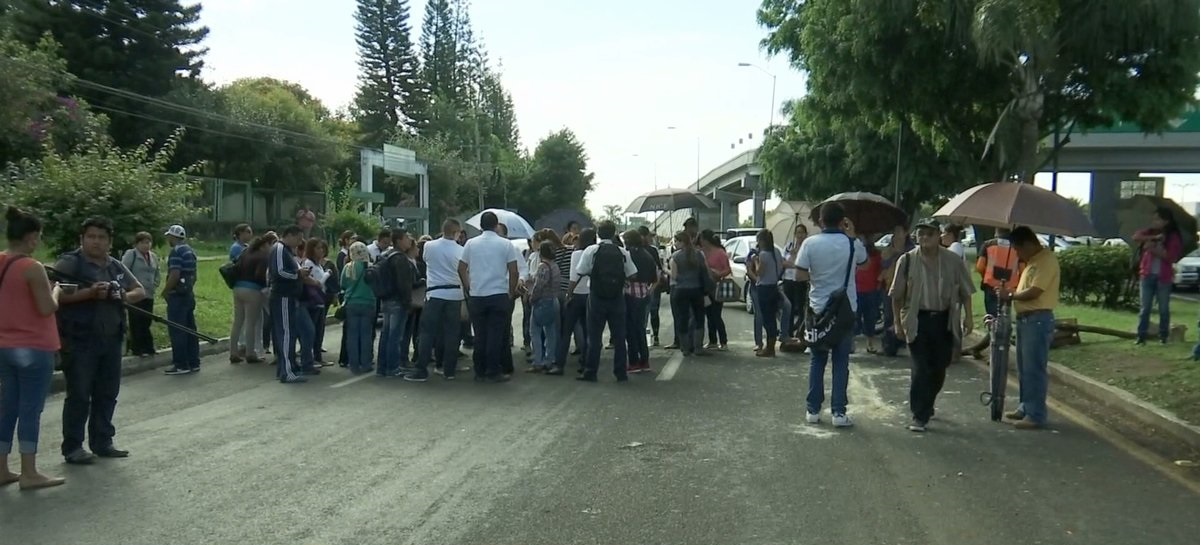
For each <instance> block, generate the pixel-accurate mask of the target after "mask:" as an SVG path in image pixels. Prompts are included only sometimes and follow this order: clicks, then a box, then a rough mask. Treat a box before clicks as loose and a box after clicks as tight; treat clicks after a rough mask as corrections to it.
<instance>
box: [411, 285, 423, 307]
mask: <svg viewBox="0 0 1201 545" xmlns="http://www.w3.org/2000/svg"><path fill="white" fill-rule="evenodd" d="M409 308H414V309H417V308H425V286H413V291H412V292H411V293H410V294H409Z"/></svg>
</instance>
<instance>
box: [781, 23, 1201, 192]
mask: <svg viewBox="0 0 1201 545" xmlns="http://www.w3.org/2000/svg"><path fill="white" fill-rule="evenodd" d="M759 21H760V23H761V24H763V25H764V26H765V27H767V28H768V29H769V34H768V36H767V38H766V39H764V40H763V46H764V47H765V48H766V49H767V50H768V51H769V52H771V53H784V54H787V55H788V56H789V59H790V60H791V61H792V62H793V64H794V65H795V66H796V67H797V68H799V69H803V70H806V71H807V73H808V76H809V77H808V88H809V93H808V96H811V97H817V99H818V100H821V101H823V102H827V103H829V104H831V105H832V106H833V107H835V108H836V109H837V111H841V112H854V113H855V115H856V116H857V117H859V121H857V122H856V124H857V125H858V124H862V125H864V126H866V127H869V128H872V129H875V130H876V131H877V132H878V133H881V134H895V127H897V126H908V127H909V128H910V132H909V134H912V135H914V136H916V137H917V139H918V140H919V141H920V142H922V143H923V144H924V145H925V146H928V147H929V149H930V150H932V151H933V152H934V153H935V154H937V156H938V157H939V158H941V159H942V160H944V161H947V162H948V164H949V165H951V166H952V167H953V168H954V170H953V172H954V174H955V175H954V176H951V177H948V178H947V180H946V181H950V182H952V183H956V184H959V183H967V184H968V185H970V184H971V183H975V182H977V181H986V180H998V179H1002V178H1007V177H1010V176H1017V177H1020V178H1022V179H1026V180H1029V179H1032V178H1033V173H1034V171H1035V170H1037V168H1038V167H1039V166H1040V165H1041V164H1042V161H1043V160H1044V157H1043V156H1044V155H1045V152H1044V151H1042V150H1040V149H1039V145H1040V143H1041V142H1042V140H1043V138H1045V137H1046V136H1047V135H1048V134H1050V133H1051V132H1052V130H1053V129H1054V126H1055V125H1056V124H1057V123H1058V124H1061V125H1063V126H1070V125H1072V124H1073V123H1075V126H1076V127H1077V128H1088V127H1096V126H1101V125H1108V124H1110V123H1112V122H1113V121H1115V120H1119V119H1120V120H1125V121H1130V122H1135V123H1139V124H1140V125H1141V126H1143V127H1144V128H1146V129H1148V130H1152V131H1154V130H1160V129H1162V128H1164V127H1166V124H1167V122H1168V121H1169V120H1170V119H1172V118H1173V117H1175V116H1176V115H1178V114H1179V112H1180V110H1181V108H1183V107H1184V106H1185V105H1186V104H1188V103H1189V102H1190V101H1191V100H1192V97H1193V94H1194V93H1195V91H1196V88H1197V83H1198V20H1197V16H1196V5H1195V3H1190V2H1186V1H1184V0H1166V1H1162V2H1148V1H1128V0H1097V1H1094V0H1056V1H1048V0H909V1H903V2H884V3H879V2H865V1H847V0H808V1H805V2H801V1H798V0H763V3H762V5H761V7H760V10H759ZM932 59H937V61H932ZM986 149H990V150H991V152H990V153H989V154H988V156H987V157H988V161H987V162H982V161H981V159H980V158H981V157H984V153H985V150H986ZM919 163H920V162H919ZM902 168H904V164H902ZM948 189H950V188H948Z"/></svg>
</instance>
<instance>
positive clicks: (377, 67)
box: [355, 0, 428, 146]
mask: <svg viewBox="0 0 1201 545" xmlns="http://www.w3.org/2000/svg"><path fill="white" fill-rule="evenodd" d="M355 20H356V21H358V24H357V25H356V27H355V32H356V36H355V41H356V42H357V43H358V46H359V88H358V92H357V94H356V95H355V107H356V110H357V114H358V116H357V117H358V121H359V125H360V128H361V130H362V133H363V139H364V143H365V144H368V145H371V146H378V145H381V144H383V143H384V142H385V141H387V140H388V139H389V138H390V137H391V135H392V134H394V133H395V132H396V131H398V130H400V131H405V132H416V131H421V130H424V128H425V126H426V124H427V123H428V117H427V116H428V114H427V112H426V108H425V104H424V102H425V100H424V89H422V85H421V84H420V82H419V81H418V68H419V67H418V59H417V56H416V53H415V52H414V51H413V43H412V39H411V38H410V36H409V31H410V28H409V2H408V0H358V11H357V12H356V13H355Z"/></svg>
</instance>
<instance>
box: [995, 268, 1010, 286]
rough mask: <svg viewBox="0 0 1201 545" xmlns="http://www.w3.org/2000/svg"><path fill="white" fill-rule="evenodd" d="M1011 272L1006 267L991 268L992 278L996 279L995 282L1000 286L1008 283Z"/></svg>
mask: <svg viewBox="0 0 1201 545" xmlns="http://www.w3.org/2000/svg"><path fill="white" fill-rule="evenodd" d="M1011 272H1012V271H1010V270H1009V268H1008V267H998V266H995V265H994V266H993V268H992V276H993V278H996V279H997V281H998V282H1000V283H1002V284H1005V283H1008V282H1009V280H1010V279H1011V278H1012V275H1011Z"/></svg>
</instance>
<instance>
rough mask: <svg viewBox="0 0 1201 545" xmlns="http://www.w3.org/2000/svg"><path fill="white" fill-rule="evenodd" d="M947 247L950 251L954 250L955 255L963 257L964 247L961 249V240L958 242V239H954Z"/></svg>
mask: <svg viewBox="0 0 1201 545" xmlns="http://www.w3.org/2000/svg"><path fill="white" fill-rule="evenodd" d="M947 249H948V250H950V251H952V252H955V255H957V256H959V258H960V259H963V252H964V249H963V243H962V242H959V241H958V240H956V241H955V242H952V243H951V245H950V246H949V247H947Z"/></svg>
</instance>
